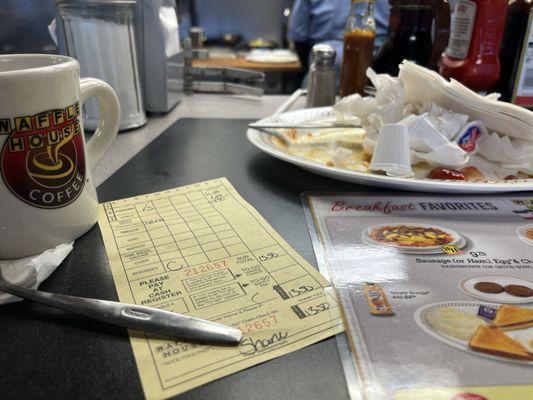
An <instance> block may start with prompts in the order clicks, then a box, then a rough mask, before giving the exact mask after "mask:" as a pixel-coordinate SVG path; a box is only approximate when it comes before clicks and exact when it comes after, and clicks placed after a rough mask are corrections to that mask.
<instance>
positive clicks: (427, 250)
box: [361, 222, 466, 254]
mask: <svg viewBox="0 0 533 400" xmlns="http://www.w3.org/2000/svg"><path fill="white" fill-rule="evenodd" d="M395 225H416V226H420V227H423V228H436V229H440V230H441V231H443V232H445V233H447V234H449V235H451V236H452V238H453V240H452V241H451V242H450V243H447V244H448V245H454V246H456V247H457V248H458V249H461V248H463V247H464V246H465V245H466V240H465V239H464V238H463V237H462V236H461V235H459V234H458V233H457V232H455V231H452V230H451V229H448V228H444V227H442V226H437V225H431V224H421V223H418V222H403V223H401V224H379V225H372V226H369V227H367V228H365V229H364V230H363V233H362V234H361V237H362V239H363V242H365V243H368V244H371V245H373V246H383V247H388V248H392V249H396V250H398V251H400V252H402V253H408V254H441V253H444V250H443V249H442V245H439V246H427V247H409V246H398V245H395V244H391V243H381V242H378V241H376V240H374V239H372V237H371V236H370V232H371V231H373V230H374V229H379V228H381V227H383V226H395Z"/></svg>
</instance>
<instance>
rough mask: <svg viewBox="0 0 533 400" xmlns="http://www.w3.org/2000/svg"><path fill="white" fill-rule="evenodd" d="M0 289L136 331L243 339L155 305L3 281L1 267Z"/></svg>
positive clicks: (236, 341)
mask: <svg viewBox="0 0 533 400" xmlns="http://www.w3.org/2000/svg"><path fill="white" fill-rule="evenodd" d="M0 291H2V292H6V293H10V294H12V295H14V296H18V297H22V298H25V299H28V300H32V301H35V302H37V303H41V304H46V305H48V306H51V307H55V308H59V309H61V310H65V311H70V312H72V313H75V314H80V315H84V316H86V317H89V318H94V319H97V320H100V321H103V322H108V323H110V324H114V325H118V326H122V327H124V328H129V329H135V330H139V331H146V332H151V333H157V334H161V335H165V336H171V337H176V338H181V339H191V340H198V341H205V342H212V343H220V344H233V345H236V344H239V342H240V341H241V338H242V332H241V331H240V330H238V329H235V328H231V327H229V326H226V325H222V324H217V323H216V322H210V321H206V320H203V319H199V318H194V317H189V316H186V315H182V314H178V313H174V312H170V311H164V310H159V309H157V308H152V307H144V306H138V305H135V304H125V303H119V302H116V301H107V300H97V299H88V298H84V297H75V296H67V295H62V294H53V293H47V292H41V291H38V290H32V289H26V288H23V287H20V286H16V285H13V284H12V283H9V282H8V281H6V280H5V279H4V278H3V276H2V271H1V270H0Z"/></svg>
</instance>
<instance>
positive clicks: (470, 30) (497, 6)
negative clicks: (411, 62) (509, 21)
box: [439, 0, 508, 91]
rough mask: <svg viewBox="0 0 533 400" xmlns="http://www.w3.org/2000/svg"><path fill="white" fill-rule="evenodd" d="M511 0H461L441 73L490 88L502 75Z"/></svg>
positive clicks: (482, 88) (479, 88)
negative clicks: (501, 50) (504, 40)
mask: <svg viewBox="0 0 533 400" xmlns="http://www.w3.org/2000/svg"><path fill="white" fill-rule="evenodd" d="M507 5H508V0H457V2H456V3H455V12H454V14H453V17H452V27H451V31H450V39H449V41H448V47H447V48H446V51H445V52H444V54H443V56H442V58H441V64H440V71H439V72H440V74H441V75H442V76H444V77H445V78H453V79H456V80H458V81H459V82H461V83H462V84H464V85H465V86H467V87H469V88H470V89H472V90H474V91H488V90H489V89H491V88H492V87H493V86H494V85H495V84H496V82H497V81H498V78H499V76H500V60H499V58H498V56H499V54H500V45H501V41H502V36H503V30H504V28H505V16H506V14H507Z"/></svg>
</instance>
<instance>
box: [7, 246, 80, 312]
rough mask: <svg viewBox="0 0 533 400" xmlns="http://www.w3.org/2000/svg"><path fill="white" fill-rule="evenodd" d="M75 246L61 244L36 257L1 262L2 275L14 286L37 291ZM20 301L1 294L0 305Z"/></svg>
mask: <svg viewBox="0 0 533 400" xmlns="http://www.w3.org/2000/svg"><path fill="white" fill-rule="evenodd" d="M73 244H74V242H70V243H64V244H60V245H59V246H57V247H55V248H53V249H50V250H46V251H45V252H44V253H41V254H39V255H35V256H30V257H26V258H19V259H16V260H4V261H0V268H1V269H2V275H3V276H4V278H5V279H6V280H7V281H9V282H11V283H13V284H14V285H18V286H22V287H25V288H28V289H37V287H38V286H39V285H40V284H41V282H43V281H44V280H45V279H46V278H48V277H49V276H50V275H51V274H52V272H54V271H55V269H56V268H57V267H58V266H59V265H60V264H61V263H62V262H63V260H64V259H65V258H66V257H67V256H68V255H69V254H70V252H71V251H72V246H73ZM20 300H22V299H21V298H20V297H16V296H12V295H10V294H7V293H1V292H0V305H2V304H8V303H14V302H16V301H20Z"/></svg>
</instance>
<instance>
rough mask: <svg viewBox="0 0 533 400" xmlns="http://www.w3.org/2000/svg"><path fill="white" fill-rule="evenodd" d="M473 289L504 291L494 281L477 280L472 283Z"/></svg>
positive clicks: (485, 291)
mask: <svg viewBox="0 0 533 400" xmlns="http://www.w3.org/2000/svg"><path fill="white" fill-rule="evenodd" d="M474 289H476V290H478V291H480V292H483V293H494V294H496V293H502V292H503V291H505V289H504V288H503V286H502V285H499V284H497V283H495V282H478V283H476V284H475V285H474Z"/></svg>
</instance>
